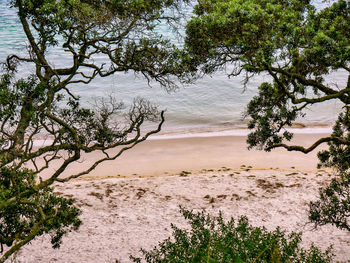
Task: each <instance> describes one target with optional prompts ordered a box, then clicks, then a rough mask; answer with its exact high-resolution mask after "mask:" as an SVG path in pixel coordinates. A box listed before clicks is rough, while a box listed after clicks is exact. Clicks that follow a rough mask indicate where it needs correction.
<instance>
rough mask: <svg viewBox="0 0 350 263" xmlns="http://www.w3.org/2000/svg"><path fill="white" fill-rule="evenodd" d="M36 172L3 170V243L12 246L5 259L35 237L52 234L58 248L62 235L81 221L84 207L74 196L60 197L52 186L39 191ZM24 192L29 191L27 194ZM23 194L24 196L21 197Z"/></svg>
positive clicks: (0, 197) (0, 199)
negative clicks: (80, 207)
mask: <svg viewBox="0 0 350 263" xmlns="http://www.w3.org/2000/svg"><path fill="white" fill-rule="evenodd" d="M35 190H36V189H35V175H34V173H33V171H30V170H26V169H23V170H17V171H14V170H12V169H9V168H7V167H2V168H1V170H0V202H1V210H0V218H1V223H0V242H1V251H3V244H5V245H6V246H8V247H11V249H9V250H8V251H6V253H5V254H4V255H3V258H2V259H1V262H3V260H4V259H6V258H7V257H8V256H10V255H11V254H12V253H13V252H15V251H16V250H17V249H18V248H19V247H21V246H23V245H25V244H26V243H28V242H30V241H31V240H32V239H33V237H34V236H37V235H42V234H43V233H50V235H51V243H52V245H53V247H54V248H58V247H59V246H60V243H61V238H62V236H63V235H64V234H65V233H66V232H68V231H71V230H76V229H78V227H79V226H80V224H81V221H80V220H79V219H78V218H77V216H79V215H80V210H79V209H78V208H76V207H74V206H73V200H72V199H66V198H63V197H58V196H56V195H55V194H53V192H52V188H49V187H48V188H44V189H39V190H37V191H35ZM23 193H25V194H24V195H23ZM19 195H23V197H22V198H20V199H19V198H17V197H18V196H19Z"/></svg>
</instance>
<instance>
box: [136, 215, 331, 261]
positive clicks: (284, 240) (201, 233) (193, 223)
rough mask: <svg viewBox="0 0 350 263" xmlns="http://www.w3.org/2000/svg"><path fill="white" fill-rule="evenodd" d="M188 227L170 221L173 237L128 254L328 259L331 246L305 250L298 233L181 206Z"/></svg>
mask: <svg viewBox="0 0 350 263" xmlns="http://www.w3.org/2000/svg"><path fill="white" fill-rule="evenodd" d="M180 211H181V213H182V214H183V216H184V217H185V219H186V220H187V221H188V223H189V224H190V229H189V230H185V229H180V228H178V227H176V226H175V225H171V227H172V229H173V233H172V238H168V239H166V240H164V241H162V242H160V243H159V244H158V246H156V247H155V248H154V249H153V250H150V251H146V250H144V249H141V252H142V255H143V257H142V258H136V257H133V256H131V257H130V258H131V259H132V260H133V262H137V263H141V262H143V261H145V262H148V263H153V262H157V263H165V262H171V263H180V262H184V263H185V262H186V263H189V262H205V263H219V262H225V263H226V262H235V263H240V262H310V263H311V262H317V263H321V262H331V260H332V257H333V254H332V252H331V248H328V249H327V250H326V251H325V252H322V251H321V250H320V249H319V248H317V247H315V246H314V245H312V246H311V247H310V248H309V249H308V250H305V249H303V248H301V247H300V242H301V233H295V232H293V233H291V234H289V235H286V234H285V232H283V231H281V230H280V229H279V228H276V229H275V230H274V231H271V232H270V231H267V230H266V228H264V227H253V226H252V225H250V224H249V222H248V219H247V218H246V217H244V216H242V217H240V218H239V219H238V221H237V222H236V221H235V220H234V219H233V218H231V219H230V220H229V221H227V222H226V221H224V219H223V217H222V215H221V213H220V215H219V216H218V217H212V216H210V215H208V214H205V213H204V212H198V213H194V212H193V211H188V210H186V209H183V208H180Z"/></svg>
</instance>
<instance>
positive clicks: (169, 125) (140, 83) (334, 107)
mask: <svg viewBox="0 0 350 263" xmlns="http://www.w3.org/2000/svg"><path fill="white" fill-rule="evenodd" d="M316 2H317V5H318V6H319V7H321V5H323V4H325V3H323V2H322V1H316ZM187 11H188V13H189V15H190V13H191V9H190V8H188V10H187ZM162 30H163V31H164V32H163V33H164V34H165V35H167V36H169V37H170V38H172V39H173V40H174V41H175V40H177V39H178V38H177V37H176V36H175V35H173V34H172V33H171V31H170V30H167V29H166V28H163V29H162ZM178 43H179V45H181V41H180V42H178ZM25 48H26V38H25V36H24V34H23V32H22V29H21V27H20V24H19V23H18V20H17V17H16V13H15V9H13V8H9V0H0V61H3V60H4V59H5V58H6V56H7V55H9V54H11V53H22V52H23V51H24V50H25ZM49 54H50V62H51V63H52V64H54V65H57V66H58V65H64V64H66V63H67V61H66V60H65V59H64V52H63V51H62V50H52V51H50V53H49ZM101 59H103V58H101ZM31 71H32V69H31V68H30V67H28V66H23V67H22V68H21V72H20V74H23V75H25V74H27V73H29V72H31ZM242 80H243V78H241V77H236V78H228V77H227V76H226V74H225V72H218V73H215V74H214V75H212V76H207V77H204V78H202V79H200V80H198V81H197V82H196V83H195V84H193V85H188V86H185V87H180V88H179V89H178V90H176V91H173V92H166V91H165V90H164V89H162V88H161V87H159V86H157V85H154V86H153V87H152V88H150V87H149V86H148V85H147V81H146V80H145V79H143V78H142V77H140V76H135V75H134V74H133V73H127V74H124V73H120V74H115V75H113V76H111V77H108V78H96V79H95V80H94V81H93V82H91V83H90V84H89V85H80V86H73V87H72V91H73V93H75V94H77V95H79V96H80V97H81V100H82V101H83V103H86V104H88V103H89V102H91V101H93V100H94V99H95V98H99V97H106V96H108V95H110V94H112V95H113V96H115V97H116V98H117V99H119V100H121V101H124V102H125V103H126V104H129V103H131V102H132V100H133V99H134V98H135V97H143V98H146V99H148V100H150V101H152V102H153V103H155V104H157V105H158V107H159V109H164V110H166V115H165V117H166V123H165V125H164V127H163V131H162V134H163V135H162V136H168V135H169V136H188V135H190V134H196V135H197V136H204V135H203V134H206V135H207V134H211V135H214V134H215V135H226V134H245V133H247V131H246V130H245V127H246V123H247V120H245V119H243V113H244V111H245V107H246V105H247V103H248V102H249V100H250V99H251V98H252V97H253V96H254V95H255V94H256V93H257V87H258V86H259V84H260V83H261V82H263V81H268V80H269V77H268V76H266V75H261V76H257V77H255V78H254V79H252V80H251V81H250V82H249V83H248V85H247V88H246V89H244V88H243V83H242ZM328 81H329V82H330V83H333V84H338V85H344V84H345V81H346V75H345V73H344V72H335V73H333V74H332V75H331V76H329V78H328ZM341 107H342V105H340V104H339V102H336V101H331V102H329V103H327V104H326V105H325V104H322V105H320V106H315V107H312V108H309V109H307V110H306V111H305V113H306V116H305V118H303V119H300V120H298V122H300V123H303V125H306V127H307V128H308V129H302V130H303V131H304V132H324V131H329V130H330V128H329V127H330V125H331V123H332V122H334V120H335V119H336V118H337V115H338V113H339V111H340V109H341ZM296 131H297V132H298V130H296Z"/></svg>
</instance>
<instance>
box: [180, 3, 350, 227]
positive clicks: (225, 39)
mask: <svg viewBox="0 0 350 263" xmlns="http://www.w3.org/2000/svg"><path fill="white" fill-rule="evenodd" d="M186 30H187V31H186V33H187V38H186V47H187V50H188V52H189V60H190V61H191V70H192V71H194V72H196V71H198V70H199V71H200V72H202V73H204V74H212V73H214V72H215V71H217V70H221V69H224V68H226V67H227V68H231V67H228V65H230V66H232V68H233V70H232V71H229V72H228V75H229V76H237V75H240V74H245V76H246V78H245V80H246V81H249V79H250V77H252V76H254V75H257V74H261V73H264V74H268V75H269V76H270V77H271V81H270V82H264V83H261V85H260V86H259V89H258V95H257V96H255V97H254V98H253V99H252V100H251V101H250V102H249V104H248V105H247V108H246V116H247V117H249V124H248V128H249V129H251V130H252V131H251V133H250V134H249V136H248V140H247V142H248V144H249V147H258V148H261V149H264V150H266V151H270V150H272V149H273V148H277V147H282V148H285V149H287V150H288V151H300V152H303V153H309V152H311V151H313V150H315V149H316V148H317V147H318V146H320V145H321V144H324V143H328V145H329V148H328V149H327V150H324V151H321V152H319V154H318V156H319V159H320V165H323V166H327V167H333V168H336V169H337V170H338V171H339V172H340V173H341V174H342V176H341V177H340V179H339V180H340V181H341V183H340V184H341V185H342V187H341V189H343V191H341V193H342V194H341V195H338V193H339V191H337V190H335V191H333V190H334V189H333V190H332V191H331V189H328V190H327V191H326V190H325V191H326V192H327V193H329V196H328V197H327V198H329V199H330V200H331V199H332V200H333V201H334V200H338V201H335V203H337V202H338V204H340V203H341V202H343V205H344V209H340V210H342V211H343V212H344V211H346V210H347V211H350V209H349V206H348V204H350V196H349V194H348V193H349V191H348V190H347V191H344V189H349V187H350V185H349V184H348V183H347V186H346V187H345V185H344V183H345V182H349V180H346V177H348V176H349V175H347V174H349V172H350V3H349V1H345V0H338V1H332V2H331V3H330V4H329V5H328V6H327V7H325V8H322V9H317V8H316V7H315V6H313V5H312V4H311V1H309V0H303V1H295V0H273V1H270V0H269V1H267V0H247V1H246V0H244V1H243V0H229V1H226V0H225V1H224V0H214V1H207V0H201V1H198V4H197V6H196V7H195V16H194V17H193V18H192V19H191V21H189V23H188V24H187V29H186ZM333 72H341V74H343V75H344V79H343V80H342V81H340V82H339V83H335V81H329V80H327V78H330V74H331V73H333ZM331 100H336V101H337V102H339V103H340V104H341V106H342V108H341V109H342V110H341V112H340V114H339V116H338V120H337V121H336V123H335V124H334V128H333V132H332V134H331V135H330V136H326V137H323V138H321V139H319V140H317V141H315V142H314V143H313V144H312V145H310V146H301V145H291V144H290V143H288V141H290V140H291V139H292V137H293V134H292V133H291V132H289V131H287V130H286V129H285V128H287V127H290V126H291V125H292V123H293V122H294V121H295V120H296V119H297V118H298V117H304V114H305V113H304V112H303V110H304V109H306V108H308V107H309V106H311V105H314V104H320V103H324V102H326V101H331ZM345 175H346V176H345ZM344 176H345V177H344ZM332 185H333V186H336V185H338V184H336V183H334V184H332ZM323 196H324V197H325V195H323ZM329 202H331V201H329ZM328 204H329V203H328ZM312 207H313V208H314V209H316V208H317V207H320V206H317V205H314V206H312ZM325 207H327V205H326V206H325ZM325 207H323V208H322V209H323V210H318V211H315V210H314V212H317V213H323V212H324V211H326V210H325V209H324V208H325ZM328 207H329V206H328ZM336 207H337V206H336V205H335V204H334V205H333V208H336ZM346 207H347V208H346ZM340 210H338V212H339V211H340ZM317 213H316V214H317ZM336 214H337V215H334V216H333V219H334V220H339V218H340V217H342V220H343V219H344V217H345V222H348V223H347V224H348V226H349V221H347V220H349V214H348V213H336ZM312 218H313V219H316V220H319V219H320V218H325V217H317V216H316V217H315V214H313V216H312ZM346 218H347V219H346ZM324 222H325V221H323V223H324ZM342 222H343V223H344V220H343V221H342ZM332 223H334V222H332ZM338 223H339V222H338ZM336 224H337V223H336ZM343 225H344V224H343Z"/></svg>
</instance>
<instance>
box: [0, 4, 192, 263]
mask: <svg viewBox="0 0 350 263" xmlns="http://www.w3.org/2000/svg"><path fill="white" fill-rule="evenodd" d="M186 2H187V1H186V0H185V1H178V0H166V1H165V0H154V1H144V0H128V1H119V0H112V1H85V0H59V1H57V0H44V1H36V0H11V1H10V3H11V5H12V8H15V9H16V11H17V15H18V18H19V22H20V24H21V26H22V28H23V32H24V34H25V36H26V38H27V43H28V46H27V52H20V53H19V54H10V55H8V57H7V59H6V61H5V63H4V67H3V69H2V70H1V75H0V169H1V172H2V174H1V178H2V179H1V185H0V197H1V198H0V229H1V232H0V244H1V246H3V245H7V246H9V247H8V248H7V249H5V250H6V251H7V252H6V253H5V254H3V255H2V257H1V259H0V262H3V261H5V260H6V259H7V258H8V257H9V256H10V254H12V253H15V252H17V251H18V250H19V249H20V248H21V246H23V245H25V244H26V243H28V242H30V241H31V240H32V239H34V238H35V237H37V236H39V235H42V234H44V233H51V234H52V235H53V239H52V240H53V246H54V247H58V246H59V244H60V239H61V237H62V235H63V234H64V233H65V232H66V231H69V230H72V229H76V228H77V227H78V226H79V224H80V221H79V219H78V218H77V216H78V215H79V210H78V209H76V208H74V206H73V200H70V199H64V198H61V197H57V196H55V195H54V194H53V192H52V184H53V183H55V182H61V183H63V182H67V181H69V180H71V179H73V178H77V177H80V176H82V175H84V174H87V173H89V172H91V171H92V170H93V169H95V168H96V167H97V166H98V165H99V164H100V163H102V162H104V161H110V160H114V159H116V158H118V157H119V156H120V155H121V154H122V153H123V152H124V151H126V150H128V149H130V148H132V147H134V146H135V145H137V144H138V143H140V142H142V141H144V140H146V139H147V138H148V137H149V136H150V135H152V134H154V133H157V132H159V131H160V129H161V127H162V124H163V122H164V112H161V111H159V110H158V109H157V107H155V106H154V105H152V104H151V103H150V102H148V101H146V100H143V99H140V98H137V99H135V101H134V103H133V104H132V105H131V107H130V109H127V108H126V107H125V105H124V104H123V103H120V102H117V101H116V100H115V99H114V98H112V97H110V98H107V99H105V100H101V101H97V102H96V106H95V107H94V108H84V107H82V106H81V103H80V100H79V98H78V97H77V96H75V95H74V90H73V88H72V87H73V86H72V85H73V84H74V89H79V88H81V87H82V86H84V85H87V84H89V83H90V82H91V81H92V80H93V79H95V78H96V77H107V76H110V75H112V74H114V73H116V72H128V71H132V72H134V73H135V74H140V75H142V76H144V77H145V78H146V79H147V80H148V82H149V85H150V84H152V81H156V82H157V83H160V85H161V86H163V87H164V88H165V89H167V90H171V89H174V88H175V87H176V84H175V82H174V81H175V80H176V79H179V78H182V74H183V71H184V70H185V68H184V67H183V66H181V65H180V64H181V63H180V57H181V52H180V50H179V49H178V48H177V47H176V46H175V45H173V44H171V43H170V41H169V40H167V39H165V38H164V37H163V36H162V35H161V34H160V33H159V32H158V30H157V27H159V26H160V25H165V24H167V25H168V26H170V27H173V25H175V24H176V23H177V22H178V21H180V19H181V16H182V15H181V12H180V11H181V6H182V5H183V4H184V3H186ZM174 29H176V28H174ZM52 49H57V50H62V53H61V54H62V60H63V61H64V62H65V65H66V66H64V67H61V66H56V65H55V61H51V58H50V55H49V51H50V50H52ZM23 67H25V68H26V69H30V70H31V73H32V74H30V75H27V76H23V74H21V73H20V71H21V69H22V68H23ZM145 122H153V123H155V124H154V126H155V127H154V129H153V130H149V131H144V129H143V124H144V123H145ZM43 140H44V141H45V144H43V145H38V142H40V141H43ZM112 148H117V151H114V152H113V153H111V152H110V151H109V149H112ZM94 151H98V152H100V153H101V156H102V157H101V158H100V159H97V160H94V162H93V164H92V165H91V166H89V167H86V166H85V165H81V166H80V167H79V168H80V169H81V171H79V172H77V173H76V174H68V175H65V176H64V177H63V176H62V175H63V173H64V171H65V170H66V169H67V168H68V167H69V166H70V165H71V164H73V163H74V162H76V161H78V160H79V159H80V158H81V157H82V155H83V154H89V153H91V152H94ZM53 162H55V165H56V169H55V170H53V169H50V167H51V165H52V163H53Z"/></svg>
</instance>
